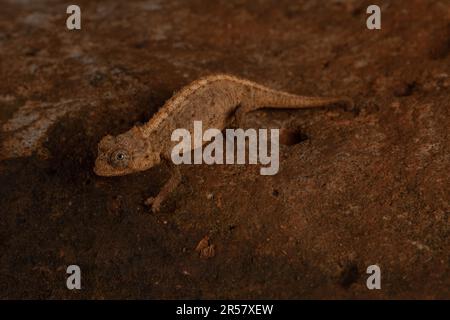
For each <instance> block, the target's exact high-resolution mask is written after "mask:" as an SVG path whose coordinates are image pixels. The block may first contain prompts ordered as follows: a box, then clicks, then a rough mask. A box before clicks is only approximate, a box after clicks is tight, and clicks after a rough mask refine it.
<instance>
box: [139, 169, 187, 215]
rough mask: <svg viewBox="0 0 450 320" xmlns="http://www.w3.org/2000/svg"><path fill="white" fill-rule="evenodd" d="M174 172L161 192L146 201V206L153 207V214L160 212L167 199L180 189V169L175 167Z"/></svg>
mask: <svg viewBox="0 0 450 320" xmlns="http://www.w3.org/2000/svg"><path fill="white" fill-rule="evenodd" d="M171 171H172V175H171V177H170V178H169V180H167V182H166V183H165V184H164V186H163V187H162V188H161V190H160V191H159V193H158V195H157V196H156V197H150V198H148V199H147V200H145V204H146V205H148V206H151V210H152V212H153V213H156V212H158V211H159V210H160V208H161V204H162V203H163V202H164V201H165V200H166V199H167V197H168V196H169V195H170V194H171V193H172V192H173V191H174V190H175V189H176V188H177V187H178V185H179V184H180V182H181V173H180V169H179V168H178V167H176V166H174V168H173V170H171Z"/></svg>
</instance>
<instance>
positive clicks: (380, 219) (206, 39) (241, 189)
mask: <svg viewBox="0 0 450 320" xmlns="http://www.w3.org/2000/svg"><path fill="white" fill-rule="evenodd" d="M77 4H78V5H79V6H80V7H81V12H82V28H81V30H79V31H68V30H67V29H66V25H65V19H66V17H67V14H66V5H67V4H66V3H65V2H63V1H3V3H2V10H1V11H0V76H1V79H2V81H0V195H1V196H0V247H1V250H0V251H1V252H0V298H9V299H18V298H40V299H80V298H83V299H85V298H86V299H92V298H123V299H127V298H145V299H149V298H150V299H165V298H168V299H181V298H185V299H187V298H190V299H215V298H255V299H257V298H268V299H272V298H289V299H295V298H297V299H298V298H345V299H347V298H349V299H355V298H368V299H386V298H414V299H415V298H425V299H431V298H447V299H448V298H450V292H449V288H450V266H449V261H450V260H449V252H450V239H449V234H450V233H449V231H450V225H449V213H450V205H449V200H450V195H449V190H450V181H449V173H448V172H449V167H450V166H449V164H450V142H449V119H450V115H449V110H450V105H449V101H450V90H449V89H450V50H449V45H448V44H449V39H450V33H449V30H450V29H449V26H450V25H449V21H450V7H449V3H448V1H446V0H440V1H439V0H438V1H426V0H411V1H383V6H382V12H383V13H382V29H381V30H376V31H369V30H367V29H366V25H365V19H366V14H365V8H366V7H367V6H368V5H369V4H371V3H369V2H367V1H361V2H356V1H348V2H344V1H329V2H327V4H326V5H325V4H324V2H321V1H313V0H306V1H300V2H298V3H297V2H296V3H294V2H292V1H288V0H286V1H284V0H282V1H228V0H227V1H198V0H193V1H189V2H186V1H172V0H167V1H150V0H145V1H137V0H135V1H126V2H123V1H112V0H107V1H102V2H93V1H84V0H80V1H78V2H77ZM384 13H386V14H384ZM387 13H388V14H387ZM218 72H220V73H230V74H234V75H237V76H240V77H244V78H248V79H250V80H253V81H256V82H260V83H262V84H265V85H267V86H271V87H273V88H276V89H283V90H286V91H289V92H292V93H297V94H305V95H323V96H341V95H346V96H349V97H352V98H353V99H354V101H355V109H354V110H343V109H340V108H324V109H321V110H299V111H293V110H291V111H278V112H276V111H273V110H264V111H257V112H254V113H252V114H251V115H250V116H249V117H248V119H246V125H247V126H248V127H256V128H260V127H261V128H269V127H270V128H277V127H281V128H284V129H286V130H287V131H286V132H288V133H290V134H289V135H288V136H287V140H286V143H285V144H283V145H281V148H280V171H279V173H278V174H277V175H275V176H261V175H259V168H258V166H255V165H247V166H245V165H235V166H230V165H228V166H225V165H212V166H209V165H186V166H183V167H182V174H183V182H182V184H181V185H180V186H179V187H178V189H177V190H176V192H175V193H174V194H173V195H172V196H171V197H170V198H169V200H168V201H167V203H165V204H164V205H163V207H162V208H161V212H160V213H158V214H151V213H149V210H148V208H147V207H146V206H145V205H144V202H145V199H147V198H148V197H150V196H154V195H156V194H157V192H158V190H159V189H160V188H161V186H162V185H163V184H164V182H165V181H166V180H167V178H168V175H169V172H168V171H167V170H166V168H165V167H163V166H161V167H156V168H152V169H150V170H148V171H146V172H142V173H139V174H134V175H129V176H123V177H114V178H104V177H98V176H96V175H95V174H94V172H93V171H92V169H93V164H94V160H95V157H96V153H97V149H96V146H97V143H98V141H99V140H100V139H101V138H102V137H103V136H104V135H106V134H112V135H116V134H119V133H121V132H123V131H126V130H128V129H129V128H130V127H131V126H133V125H135V124H136V123H138V122H145V121H147V120H148V119H149V118H150V117H151V116H152V115H153V114H154V113H155V112H156V111H157V110H158V108H160V107H161V106H162V105H163V103H164V102H165V100H167V99H168V98H170V96H171V95H172V94H173V92H174V91H176V90H178V89H180V88H181V87H182V86H183V85H185V84H187V83H189V82H190V81H192V80H195V79H196V78H198V77H200V76H204V75H208V74H212V73H218ZM211 112H213V111H211ZM208 195H213V196H208ZM204 237H207V238H208V239H209V240H208V241H211V243H213V247H211V248H213V251H211V250H209V251H208V259H201V258H199V253H198V252H197V251H196V250H195V249H196V246H197V244H198V243H199V239H203V238H204ZM211 252H212V253H211ZM72 264H76V265H79V266H80V268H81V271H82V288H83V289H82V290H80V291H77V290H74V291H70V290H68V289H67V288H66V276H67V275H66V268H67V267H68V266H69V265H72ZM373 264H377V265H378V266H380V269H381V272H382V283H381V286H382V289H381V290H368V289H367V287H366V279H367V277H368V275H367V274H366V269H367V267H368V266H370V265H373Z"/></svg>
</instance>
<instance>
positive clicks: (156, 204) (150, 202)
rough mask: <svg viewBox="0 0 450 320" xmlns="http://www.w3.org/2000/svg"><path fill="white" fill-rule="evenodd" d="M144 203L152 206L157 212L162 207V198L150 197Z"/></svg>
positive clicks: (153, 210) (154, 211)
mask: <svg viewBox="0 0 450 320" xmlns="http://www.w3.org/2000/svg"><path fill="white" fill-rule="evenodd" d="M144 203H145V205H147V206H149V207H150V208H151V210H152V212H153V213H157V212H159V210H160V209H161V199H160V198H158V197H156V198H154V197H150V198H148V199H147V200H145V202H144Z"/></svg>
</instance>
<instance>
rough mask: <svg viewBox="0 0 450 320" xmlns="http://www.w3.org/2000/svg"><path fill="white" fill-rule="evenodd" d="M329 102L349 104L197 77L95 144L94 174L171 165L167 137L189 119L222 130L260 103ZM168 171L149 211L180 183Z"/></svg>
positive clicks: (170, 145)
mask: <svg viewBox="0 0 450 320" xmlns="http://www.w3.org/2000/svg"><path fill="white" fill-rule="evenodd" d="M332 104H343V105H346V106H350V107H351V106H352V104H353V103H352V101H351V100H350V99H348V98H322V97H306V96H299V95H294V94H290V93H286V92H282V91H278V90H274V89H270V88H268V87H265V86H262V85H260V84H257V83H255V82H252V81H249V80H245V79H240V78H237V77H234V76H231V75H226V74H217V75H211V76H207V77H203V78H200V79H198V80H196V81H194V82H192V83H191V84H189V85H187V86H186V87H184V88H182V89H181V90H180V91H178V92H177V93H176V94H174V95H173V96H172V98H170V99H169V100H168V101H167V102H166V103H165V104H164V106H163V107H162V108H161V109H160V110H159V111H158V112H157V113H156V114H155V115H154V116H153V117H152V118H151V119H150V120H149V121H148V122H147V123H146V124H144V125H142V126H135V127H133V128H131V129H130V130H129V131H127V132H125V133H123V134H120V135H118V136H116V137H113V136H111V135H107V136H106V137H104V138H103V139H102V140H101V141H100V143H99V144H98V157H97V159H96V161H95V168H94V171H95V173H96V174H97V175H100V176H120V175H126V174H130V173H133V172H139V171H144V170H147V169H149V168H152V167H154V166H156V165H158V164H160V163H161V162H163V161H165V162H166V163H168V164H173V163H172V162H171V150H172V148H173V146H174V145H175V144H176V142H172V141H171V134H172V132H173V130H175V129H177V128H186V129H188V128H191V127H192V123H193V121H194V120H197V121H202V122H203V125H204V126H205V127H207V128H217V129H219V130H222V129H224V128H226V127H227V126H228V125H230V124H231V123H232V122H233V121H234V120H235V121H236V123H237V124H239V123H240V122H241V119H242V116H243V115H245V114H246V113H247V112H250V111H253V110H257V109H261V108H264V107H270V108H294V109H297V108H298V109H300V108H313V107H322V106H326V105H332ZM188 130H189V129H188ZM174 171H175V173H174V174H173V175H172V177H171V178H170V179H169V180H168V182H167V183H166V184H165V185H164V186H163V188H162V189H161V191H160V192H159V194H158V195H157V196H156V197H155V198H149V199H148V200H147V201H146V204H148V205H151V206H152V211H153V212H156V211H159V208H160V205H161V203H162V202H163V201H164V200H165V198H166V197H167V196H168V195H169V194H170V193H171V192H172V191H173V190H174V189H175V188H176V187H177V185H178V184H179V183H180V181H181V175H180V173H179V170H177V167H175V170H174Z"/></svg>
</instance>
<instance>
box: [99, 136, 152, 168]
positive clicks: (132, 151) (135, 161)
mask: <svg viewBox="0 0 450 320" xmlns="http://www.w3.org/2000/svg"><path fill="white" fill-rule="evenodd" d="M146 140H147V139H145V138H144V136H143V135H142V132H141V130H140V129H139V128H138V127H134V128H132V129H131V130H129V131H127V132H125V133H123V134H120V135H118V136H116V137H113V136H110V135H108V136H106V137H104V138H103V139H102V140H101V141H100V143H99V144H98V155H97V159H96V160H95V168H94V172H95V173H96V174H97V175H99V176H122V175H126V174H130V173H133V172H138V171H144V170H147V169H149V168H151V167H153V166H155V165H157V164H158V163H159V162H160V158H159V154H157V153H155V152H152V151H151V149H150V147H149V145H148V143H147V142H146Z"/></svg>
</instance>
